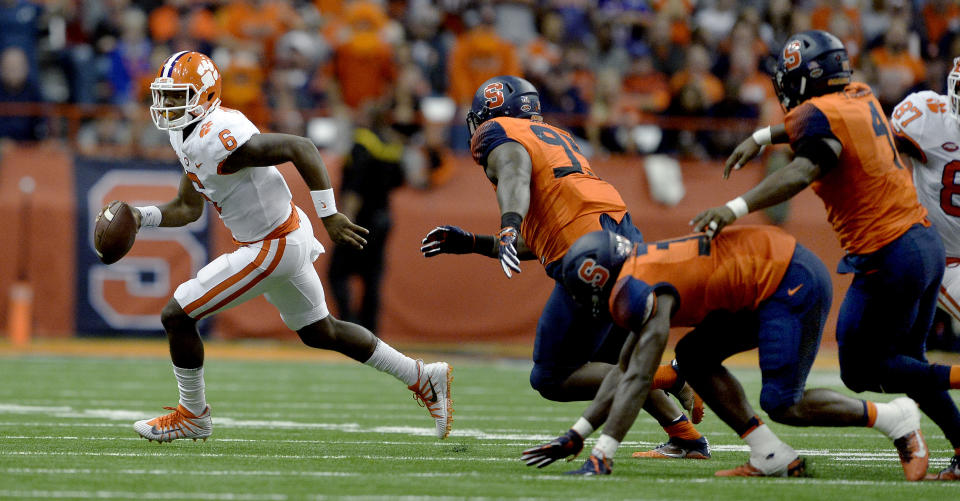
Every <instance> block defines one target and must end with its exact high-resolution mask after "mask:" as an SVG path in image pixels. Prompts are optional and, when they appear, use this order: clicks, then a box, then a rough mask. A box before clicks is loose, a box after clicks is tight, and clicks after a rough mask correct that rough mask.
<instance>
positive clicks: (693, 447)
mask: <svg viewBox="0 0 960 501" xmlns="http://www.w3.org/2000/svg"><path fill="white" fill-rule="evenodd" d="M633 457H635V458H654V459H710V443H709V442H707V437H700V438H698V439H696V440H684V439H682V438H677V437H670V440H668V441H667V442H665V443H662V444H660V445H658V446H656V447H654V448H653V449H650V450H649V451H637V452H634V453H633Z"/></svg>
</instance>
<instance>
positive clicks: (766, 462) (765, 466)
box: [743, 424, 797, 474]
mask: <svg viewBox="0 0 960 501" xmlns="http://www.w3.org/2000/svg"><path fill="white" fill-rule="evenodd" d="M743 440H744V441H745V442H746V443H747V445H749V446H750V464H752V465H753V466H754V467H755V468H758V469H759V470H760V471H762V472H764V473H765V474H771V473H774V472H776V471H779V470H781V469H783V468H786V467H787V465H789V464H790V462H791V461H793V460H794V459H796V458H797V453H796V451H794V450H793V448H792V447H790V446H789V445H787V444H785V443H784V442H783V441H782V440H780V438H778V437H777V436H776V435H775V434H774V433H773V430H771V429H770V427H769V426H767V425H766V424H761V425H760V426H758V427H756V428H754V430H753V431H751V432H750V433H749V434H748V435H747V436H745V437H743Z"/></svg>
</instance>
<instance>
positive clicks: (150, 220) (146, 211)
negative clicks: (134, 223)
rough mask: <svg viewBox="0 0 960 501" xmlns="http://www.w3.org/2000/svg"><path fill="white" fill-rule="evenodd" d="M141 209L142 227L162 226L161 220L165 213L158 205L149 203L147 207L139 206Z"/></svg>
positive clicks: (138, 208)
mask: <svg viewBox="0 0 960 501" xmlns="http://www.w3.org/2000/svg"><path fill="white" fill-rule="evenodd" d="M136 209H137V210H138V211H140V227H141V228H149V227H151V226H160V220H161V219H163V214H161V213H160V208H159V207H157V206H156V205H148V206H146V207H137V208H136Z"/></svg>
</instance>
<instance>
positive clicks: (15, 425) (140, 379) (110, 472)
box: [0, 355, 960, 501]
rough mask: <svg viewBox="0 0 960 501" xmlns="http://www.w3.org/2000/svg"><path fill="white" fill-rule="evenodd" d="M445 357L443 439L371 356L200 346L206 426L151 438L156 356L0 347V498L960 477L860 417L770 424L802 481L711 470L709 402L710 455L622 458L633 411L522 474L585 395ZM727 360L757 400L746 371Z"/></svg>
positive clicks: (322, 495) (776, 496) (732, 486)
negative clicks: (853, 423)
mask: <svg viewBox="0 0 960 501" xmlns="http://www.w3.org/2000/svg"><path fill="white" fill-rule="evenodd" d="M429 358H435V357H429ZM454 366H455V370H454V377H455V381H454V385H453V397H454V406H455V409H456V413H455V417H456V420H455V422H454V425H453V433H452V434H451V435H450V437H449V438H448V439H447V440H445V441H442V442H440V441H437V440H436V439H434V438H433V435H432V434H433V428H434V425H433V421H432V419H431V418H429V416H428V415H427V413H426V411H425V410H424V409H421V408H420V407H418V406H417V405H416V403H415V402H414V400H413V399H412V397H411V394H410V392H409V391H407V390H406V389H405V388H404V387H403V385H402V384H400V383H399V382H397V381H395V380H393V379H392V378H390V377H387V376H384V375H382V374H380V373H378V372H376V371H375V370H373V369H371V368H369V367H365V366H362V365H359V364H349V363H337V362H317V363H310V362H290V361H285V362H248V361H236V360H229V361H225V360H215V359H211V360H208V363H207V366H206V381H207V397H208V400H209V402H210V403H211V406H212V409H213V418H214V434H213V437H211V439H210V440H209V441H207V442H206V443H204V442H193V441H175V442H173V443H170V444H164V445H159V444H157V443H156V442H153V443H148V442H147V441H146V440H143V439H140V438H138V437H137V436H136V435H135V433H134V431H133V429H132V426H131V425H132V423H133V421H134V420H136V419H141V418H144V417H152V416H154V415H158V414H159V413H160V412H164V411H162V410H161V406H163V405H175V404H176V400H177V393H176V383H175V381H174V379H173V374H172V371H171V370H170V365H169V362H167V361H165V360H161V359H156V358H143V359H96V358H69V357H36V356H17V355H8V356H3V357H0V374H2V377H0V381H2V385H0V498H13V499H18V498H22V499H30V498H58V499H89V498H97V499H111V498H113V499H212V500H220V499H223V500H234V499H236V500H260V499H265V500H283V499H328V498H363V499H391V500H392V499H398V498H400V497H401V496H406V497H408V498H409V499H458V498H474V499H497V498H525V499H549V498H584V499H587V498H589V499H683V500H709V499H720V500H726V499H730V500H734V499H736V500H739V499H763V500H786V499H811V500H818V501H826V500H835V499H836V500H840V499H842V500H848V499H911V500H917V499H935V500H948V499H960V485H956V484H952V483H951V484H944V483H936V482H926V483H918V484H910V483H907V482H905V481H902V480H901V478H902V472H901V470H900V466H899V463H898V461H897V459H896V453H895V451H894V450H893V448H892V445H891V444H890V442H889V441H888V440H887V439H885V438H883V437H882V436H881V435H880V434H879V433H877V432H875V431H873V430H869V429H860V428H850V429H838V430H831V429H826V428H806V429H803V428H789V427H785V426H780V425H777V424H772V427H773V429H774V430H775V431H776V432H777V433H778V434H779V435H780V436H781V437H782V438H783V439H785V440H786V441H787V442H789V443H790V444H791V445H793V447H794V448H796V449H798V450H801V451H802V452H801V453H802V454H804V455H805V456H806V457H807V458H808V468H809V469H810V470H811V472H812V475H813V476H812V478H807V479H717V478H714V477H713V472H714V470H717V469H721V468H729V467H733V466H736V465H737V464H739V463H742V462H744V461H745V460H746V459H747V453H746V452H745V450H746V449H745V448H744V447H743V446H742V445H741V443H740V441H739V439H738V438H737V437H736V436H735V435H734V434H733V432H731V431H730V430H728V429H727V428H726V427H725V426H724V425H723V424H722V423H721V422H719V421H718V420H717V419H716V418H715V417H714V416H712V414H711V413H710V412H709V410H708V412H707V416H706V418H705V420H704V422H703V423H702V424H701V425H700V426H699V428H700V429H701V431H703V432H704V433H705V434H706V435H707V436H708V437H709V439H710V442H711V444H712V445H713V446H714V449H713V450H714V457H713V459H712V460H710V461H694V460H686V461H679V460H650V459H648V460H636V459H632V458H631V457H630V454H631V452H633V451H634V450H636V449H638V448H644V447H650V446H652V445H656V444H657V443H658V442H660V441H662V439H663V438H664V434H663V432H662V430H660V428H659V427H658V426H657V425H656V423H655V422H654V421H653V420H652V419H650V418H649V417H646V415H641V418H640V419H639V420H638V422H637V424H636V425H635V426H634V428H633V430H632V431H631V432H630V434H629V435H628V436H627V438H626V442H625V443H624V445H623V446H621V448H620V450H619V451H618V453H617V456H616V459H615V465H614V474H613V475H612V476H610V477H602V478H582V477H569V476H565V475H562V473H563V472H564V471H567V470H569V469H572V467H573V466H579V464H580V462H579V461H577V462H575V463H555V464H554V465H552V466H550V467H548V468H546V469H543V470H536V469H531V468H528V467H526V466H524V465H523V463H522V462H520V461H519V459H518V458H519V455H520V451H521V450H522V449H524V448H526V447H529V446H531V445H535V444H537V443H538V442H541V441H543V440H546V439H549V438H552V437H553V436H554V435H556V434H558V433H561V432H563V431H565V430H566V429H567V428H568V427H569V426H570V424H571V423H572V422H573V421H574V420H575V418H576V417H577V416H578V415H579V413H580V411H581V410H582V409H583V407H584V405H585V404H584V403H566V404H558V403H553V402H548V401H546V400H544V399H542V398H541V397H540V396H539V395H537V394H535V393H534V392H533V391H532V390H531V389H530V387H529V384H528V383H527V374H528V371H529V367H530V366H529V364H528V363H520V362H503V363H497V362H489V363H484V362H479V361H473V362H471V361H460V362H457V363H455V364H454ZM736 373H737V375H738V376H740V377H741V379H742V380H743V381H744V383H745V385H746V387H747V393H748V395H750V397H751V400H753V401H754V402H755V401H756V396H757V395H758V392H759V386H758V382H759V373H758V372H757V371H752V370H738V371H737V372H736ZM809 385H810V386H814V385H817V386H829V387H834V388H841V383H840V380H839V378H838V377H837V374H836V373H834V372H823V371H820V372H815V373H814V374H812V375H811V378H810V381H809ZM874 396H875V395H874ZM880 399H881V400H888V399H889V397H883V396H881V397H880ZM924 429H925V431H926V436H927V439H928V443H929V447H930V449H931V458H932V459H931V469H940V468H943V467H944V466H945V465H946V464H947V461H948V460H949V457H950V456H951V455H952V451H951V450H949V446H948V443H947V442H946V440H945V439H944V438H943V434H942V432H941V431H940V430H939V429H937V428H935V427H934V426H933V425H932V423H931V422H930V421H929V420H925V421H924ZM596 436H598V435H596V434H595V436H594V438H596ZM592 442H593V441H592V440H590V441H588V447H589V445H590V444H592Z"/></svg>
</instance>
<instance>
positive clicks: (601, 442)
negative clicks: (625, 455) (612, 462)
mask: <svg viewBox="0 0 960 501" xmlns="http://www.w3.org/2000/svg"><path fill="white" fill-rule="evenodd" d="M618 447H620V441H619V440H617V439H615V438H613V437H611V436H610V435H600V438H598V439H597V444H596V445H594V446H593V450H592V451H590V454H593V455H594V456H597V457H598V458H601V459H603V458H607V459H613V455H614V454H616V453H617V448H618Z"/></svg>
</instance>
